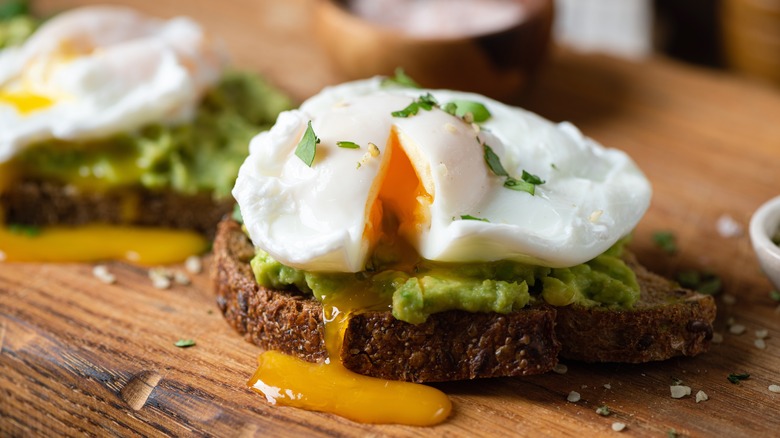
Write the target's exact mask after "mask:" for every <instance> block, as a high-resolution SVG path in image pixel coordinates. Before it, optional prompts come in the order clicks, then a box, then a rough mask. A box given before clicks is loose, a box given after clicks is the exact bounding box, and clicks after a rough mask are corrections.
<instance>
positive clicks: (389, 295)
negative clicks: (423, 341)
mask: <svg viewBox="0 0 780 438" xmlns="http://www.w3.org/2000/svg"><path fill="white" fill-rule="evenodd" d="M624 244H625V241H620V242H618V243H617V244H615V245H614V246H613V247H612V248H610V249H609V250H608V251H606V252H605V253H604V254H602V255H600V256H598V257H596V258H595V259H593V260H591V261H589V262H586V263H583V264H581V265H576V266H573V267H570V268H547V267H543V266H534V265H528V264H523V263H518V262H512V261H497V262H486V263H469V264H460V263H457V264H455V263H437V262H431V261H427V260H422V261H420V262H418V263H417V264H415V265H414V267H413V268H412V269H411V270H395V269H384V267H383V266H377V265H376V264H375V265H374V266H377V268H376V269H375V270H374V271H364V272H359V273H355V274H346V273H322V272H306V271H301V270H298V269H294V268H291V267H289V266H284V265H282V264H281V263H279V262H277V261H276V260H274V259H273V258H272V257H270V256H269V255H268V254H267V253H265V252H263V251H262V250H257V253H256V255H255V257H254V258H253V259H252V262H251V265H252V270H253V271H254V274H255V278H256V280H257V282H258V283H259V284H260V285H262V286H265V287H269V288H275V289H285V288H291V287H295V288H297V289H298V290H300V291H302V292H306V293H312V294H313V295H314V297H315V298H316V299H318V300H320V301H322V300H323V299H324V298H325V297H328V296H330V297H332V296H333V295H338V294H349V293H353V292H354V291H361V292H363V291H370V293H372V294H374V295H376V297H377V300H376V302H378V303H381V304H380V305H379V306H377V307H378V308H392V312H393V316H394V317H395V318H396V319H400V320H402V321H406V322H410V323H413V324H419V323H422V322H425V320H426V319H427V318H428V316H429V315H431V314H433V313H437V312H443V311H446V310H453V309H460V310H466V311H469V312H497V313H509V312H512V311H515V310H518V309H521V308H523V307H525V306H526V305H528V304H529V303H534V302H547V303H549V304H552V305H555V306H567V305H570V304H577V305H582V306H607V307H623V308H628V307H631V306H632V305H633V303H634V302H635V301H636V300H637V299H638V298H639V285H638V283H637V281H636V277H635V275H634V272H633V271H632V270H631V269H630V268H629V267H628V266H626V264H625V263H624V262H623V260H622V259H621V255H622V252H623V246H624ZM409 271H411V272H409Z"/></svg>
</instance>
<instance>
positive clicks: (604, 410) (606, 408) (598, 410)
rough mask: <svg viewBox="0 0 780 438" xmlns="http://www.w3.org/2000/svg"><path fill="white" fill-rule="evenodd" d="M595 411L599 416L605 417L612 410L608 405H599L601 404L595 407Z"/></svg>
mask: <svg viewBox="0 0 780 438" xmlns="http://www.w3.org/2000/svg"><path fill="white" fill-rule="evenodd" d="M596 413H597V414H599V415H601V416H604V417H606V416H607V415H609V414H611V413H612V412H610V410H609V406H607V405H601V406H599V407H597V408H596Z"/></svg>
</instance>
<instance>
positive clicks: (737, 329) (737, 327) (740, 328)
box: [729, 324, 746, 335]
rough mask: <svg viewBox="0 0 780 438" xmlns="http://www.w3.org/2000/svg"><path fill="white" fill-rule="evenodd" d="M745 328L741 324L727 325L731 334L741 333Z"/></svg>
mask: <svg viewBox="0 0 780 438" xmlns="http://www.w3.org/2000/svg"><path fill="white" fill-rule="evenodd" d="M745 330H746V329H745V326H744V325H742V324H734V325H732V326H731V327H729V332H730V333H731V334H733V335H741V334H742V333H745Z"/></svg>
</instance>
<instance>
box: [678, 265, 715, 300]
mask: <svg viewBox="0 0 780 438" xmlns="http://www.w3.org/2000/svg"><path fill="white" fill-rule="evenodd" d="M676 279H677V282H678V283H680V286H683V287H687V288H688V289H693V290H695V291H697V292H699V293H702V294H705V295H716V294H718V293H720V291H721V290H722V289H723V282H722V281H721V279H720V277H718V276H717V275H715V274H713V273H711V272H706V271H705V272H699V271H695V270H687V271H680V272H678V273H677V276H676Z"/></svg>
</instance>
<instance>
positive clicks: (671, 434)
mask: <svg viewBox="0 0 780 438" xmlns="http://www.w3.org/2000/svg"><path fill="white" fill-rule="evenodd" d="M679 436H680V435H679V434H678V433H677V431H676V430H674V429H669V430H667V431H666V437H667V438H677V437H679Z"/></svg>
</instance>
